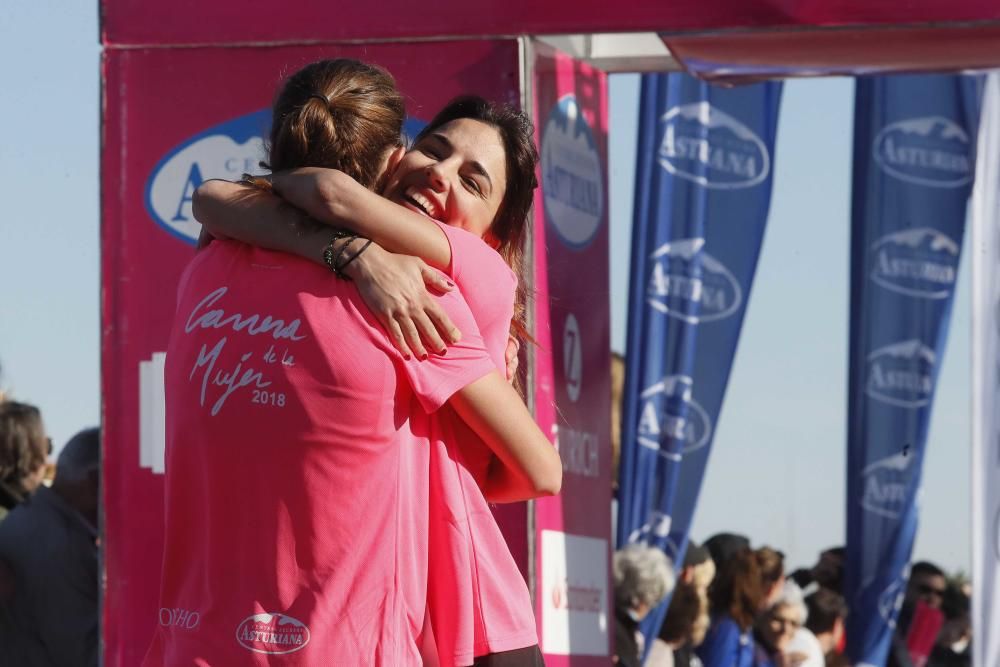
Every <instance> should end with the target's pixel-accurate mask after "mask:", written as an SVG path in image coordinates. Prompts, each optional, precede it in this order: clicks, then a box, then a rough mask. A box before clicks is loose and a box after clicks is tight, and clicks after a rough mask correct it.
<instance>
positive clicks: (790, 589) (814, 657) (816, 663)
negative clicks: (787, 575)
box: [754, 580, 823, 667]
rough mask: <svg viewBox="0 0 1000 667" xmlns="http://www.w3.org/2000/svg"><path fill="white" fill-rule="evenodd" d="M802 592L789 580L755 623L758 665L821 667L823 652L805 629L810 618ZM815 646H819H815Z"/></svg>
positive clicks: (814, 638)
mask: <svg viewBox="0 0 1000 667" xmlns="http://www.w3.org/2000/svg"><path fill="white" fill-rule="evenodd" d="M808 613H809V612H808V610H807V609H806V603H805V598H804V597H803V595H802V589H801V588H799V586H798V584H796V583H795V582H794V581H792V580H786V581H785V583H784V586H783V587H782V588H781V591H780V593H778V594H777V596H776V598H775V599H774V602H773V603H772V604H771V606H770V608H769V609H767V611H765V612H764V613H762V614H761V615H760V616H759V617H758V618H757V621H756V623H755V624H754V638H755V639H756V640H757V649H758V659H757V661H756V662H757V664H764V663H772V664H774V665H775V666H776V667H820V666H822V665H823V653H822V651H821V650H820V647H819V643H818V642H817V641H816V637H814V636H813V635H812V633H811V632H809V631H808V630H806V629H805V627H804V626H805V622H806V617H807V616H808ZM813 644H815V646H813Z"/></svg>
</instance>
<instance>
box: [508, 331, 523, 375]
mask: <svg viewBox="0 0 1000 667" xmlns="http://www.w3.org/2000/svg"><path fill="white" fill-rule="evenodd" d="M520 351H521V341H519V340H518V339H517V338H516V337H515V336H514V335H513V334H511V335H510V336H509V337H508V338H507V351H506V352H504V360H505V361H506V362H507V382H511V383H513V382H514V378H515V377H517V365H518V363H519V359H518V352H520Z"/></svg>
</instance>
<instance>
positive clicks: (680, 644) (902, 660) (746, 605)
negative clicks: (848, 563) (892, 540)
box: [614, 533, 972, 667]
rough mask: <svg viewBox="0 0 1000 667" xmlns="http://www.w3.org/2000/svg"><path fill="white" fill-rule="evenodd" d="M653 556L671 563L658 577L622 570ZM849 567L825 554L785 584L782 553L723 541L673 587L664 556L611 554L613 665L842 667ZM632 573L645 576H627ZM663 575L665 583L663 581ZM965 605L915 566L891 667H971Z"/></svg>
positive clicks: (686, 565)
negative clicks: (648, 634) (651, 624)
mask: <svg viewBox="0 0 1000 667" xmlns="http://www.w3.org/2000/svg"><path fill="white" fill-rule="evenodd" d="M656 554H659V556H660V557H662V558H663V560H664V561H665V562H663V563H658V564H657V566H656V568H639V566H638V565H634V566H633V565H626V564H632V563H640V562H646V563H649V562H654V561H657V556H656ZM844 559H845V551H844V548H843V547H835V548H831V549H827V550H825V551H823V552H822V553H821V554H820V555H819V558H818V560H817V561H816V563H815V565H813V566H812V567H809V568H802V569H799V570H795V571H794V572H791V573H789V574H787V576H786V571H787V568H786V564H785V559H784V555H783V554H782V553H781V552H780V551H778V550H776V549H773V548H771V547H768V546H760V547H756V548H755V547H753V545H752V544H751V542H750V540H749V539H748V538H746V537H744V536H742V535H736V534H732V533H720V534H718V535H715V536H713V537H711V538H709V539H708V540H706V541H705V543H704V544H703V545H697V544H694V543H692V544H691V545H689V547H688V549H687V551H686V554H685V558H684V561H683V563H682V564H681V565H680V567H679V568H678V569H676V577H675V576H674V572H673V570H674V568H673V565H672V564H671V563H670V562H669V559H666V557H665V556H663V554H662V552H660V551H659V550H658V549H655V548H651V547H646V546H637V545H630V546H628V547H626V548H625V549H623V550H621V551H619V552H617V553H616V554H615V570H614V574H615V586H616V602H617V606H616V621H617V628H616V640H617V642H616V646H617V647H618V648H617V649H616V651H615V653H616V655H615V658H614V662H615V664H618V665H626V666H632V665H636V666H638V665H640V664H643V663H642V662H641V661H642V658H643V655H644V654H648V655H647V656H646V662H645V665H646V666H647V667H846V666H848V665H850V664H851V663H850V661H849V659H848V658H847V656H846V655H845V653H844V649H845V643H846V638H845V628H846V624H845V622H846V619H847V616H848V614H849V613H850V610H849V608H848V604H847V602H846V600H845V598H844ZM632 567H635V568H639V569H642V570H643V571H644V572H646V576H645V577H635V576H633V577H629V576H625V574H624V572H626V571H628V570H629V568H632ZM664 568H666V570H667V572H668V574H667V575H666V576H664V577H662V578H661V579H659V580H657V579H656V577H657V575H656V572H661V571H663V569H664ZM675 579H676V581H675ZM643 586H648V588H647V589H643ZM667 597H669V603H668V606H667V610H666V615H665V617H664V620H663V624H662V626H661V628H660V632H659V636H658V637H657V638H656V639H654V640H653V642H652V644H651V645H650V646H649V647H648V650H647V648H646V647H645V646H644V644H643V638H642V635H641V633H639V623H640V622H641V620H642V619H643V618H644V617H645V616H646V614H648V613H649V612H650V611H651V609H653V608H655V607H656V605H657V603H658V602H659V601H662V600H663V599H666V598H667ZM637 600H642V601H643V604H642V605H641V606H637V605H636V604H635V601H637ZM654 600H656V601H655V602H654ZM969 600H970V589H969V586H968V583H967V582H966V581H963V580H962V579H961V578H960V577H955V578H951V579H949V578H948V577H947V576H946V574H945V572H944V571H943V570H941V568H939V567H937V566H936V565H934V564H932V563H929V562H926V561H919V562H916V563H914V564H913V565H912V567H911V569H910V575H909V579H908V582H907V587H906V591H905V594H904V596H903V601H902V606H901V609H900V613H899V618H898V621H897V623H896V630H895V636H894V638H893V642H892V649H891V652H890V656H889V660H888V663H887V665H888V667H969V665H970V664H971V657H970V656H971V653H970V650H969V647H970V642H971V640H972V627H971V622H970V615H969V610H970V604H969ZM915 619H918V620H915ZM921 647H923V648H921Z"/></svg>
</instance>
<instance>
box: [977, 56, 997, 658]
mask: <svg viewBox="0 0 1000 667" xmlns="http://www.w3.org/2000/svg"><path fill="white" fill-rule="evenodd" d="M971 226H972V244H971V245H972V248H971V250H972V585H973V592H972V614H973V616H972V623H973V642H972V651H973V659H972V664H973V665H974V666H975V667H1000V72H993V73H991V74H990V75H989V76H988V77H987V78H986V89H985V93H984V97H983V107H982V114H981V116H980V125H979V149H978V156H977V160H976V184H975V188H974V189H973V192H972V216H971Z"/></svg>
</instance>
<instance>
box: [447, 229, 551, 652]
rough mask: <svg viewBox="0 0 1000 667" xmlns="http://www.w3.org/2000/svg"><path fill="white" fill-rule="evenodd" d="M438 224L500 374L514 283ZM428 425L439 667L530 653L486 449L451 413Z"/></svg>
mask: <svg viewBox="0 0 1000 667" xmlns="http://www.w3.org/2000/svg"><path fill="white" fill-rule="evenodd" d="M441 227H442V229H444V231H445V234H446V235H447V236H448V240H449V242H450V243H451V250H452V263H451V267H450V268H451V270H450V275H451V276H452V278H453V279H454V281H455V283H456V285H458V288H459V290H461V292H462V294H463V295H464V296H465V299H466V302H467V303H468V304H469V308H470V309H471V310H472V314H473V316H474V317H475V319H476V323H477V324H478V326H479V330H480V332H481V334H482V336H483V339H484V340H485V341H486V348H487V350H488V351H489V353H490V356H491V357H492V358H493V363H494V364H495V365H496V368H497V369H498V370H499V371H500V373H501V374H505V372H506V362H505V359H504V353H505V351H506V348H507V338H508V336H509V332H510V321H511V318H512V316H513V313H514V292H515V289H516V287H517V277H516V276H515V274H514V272H513V271H511V269H510V267H509V266H507V264H506V263H505V262H504V261H503V259H502V258H501V257H500V255H498V254H497V253H496V251H494V250H493V249H492V248H490V247H489V246H488V245H486V243H484V242H483V241H482V239H480V238H479V237H477V236H475V235H473V234H470V233H468V232H465V231H463V230H461V229H458V228H455V227H448V226H445V225H442V226H441ZM449 354H450V352H449ZM431 425H432V429H431V449H430V452H431V461H430V471H431V477H430V481H431V486H430V553H429V560H428V562H429V567H430V569H429V574H428V576H429V593H428V595H429V601H430V611H431V618H432V621H433V628H434V636H435V640H436V644H437V648H438V655H439V658H440V660H441V665H442V667H451V666H453V665H471V664H472V662H473V658H474V657H475V656H480V655H485V654H487V653H497V652H499V651H509V650H513V649H517V648H524V647H526V646H533V645H534V644H537V643H538V635H537V632H536V630H535V617H534V612H533V610H532V606H531V597H530V595H529V593H528V587H527V585H526V584H525V581H524V577H523V576H522V575H521V572H520V570H518V568H517V564H516V563H515V562H514V559H513V557H512V556H511V553H510V549H509V548H508V547H507V543H506V542H505V541H504V538H503V535H502V534H501V532H500V528H499V527H498V526H497V523H496V520H495V519H494V518H493V514H492V512H491V511H490V508H489V504H488V503H487V502H486V499H485V498H484V497H483V493H482V491H481V490H480V487H481V484H482V482H483V481H484V480H485V478H486V471H487V466H488V464H489V462H490V459H491V458H492V452H491V451H490V449H489V448H488V447H487V446H486V445H485V444H484V443H483V442H482V441H481V440H480V439H479V437H478V436H477V435H476V434H475V433H473V432H472V431H471V430H470V429H469V428H468V427H467V426H466V425H465V422H463V421H462V420H461V419H460V418H459V417H458V416H457V415H456V414H455V412H454V411H453V410H452V409H451V408H450V407H449V406H444V407H443V408H442V409H441V410H439V411H438V412H436V413H435V414H433V415H431Z"/></svg>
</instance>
